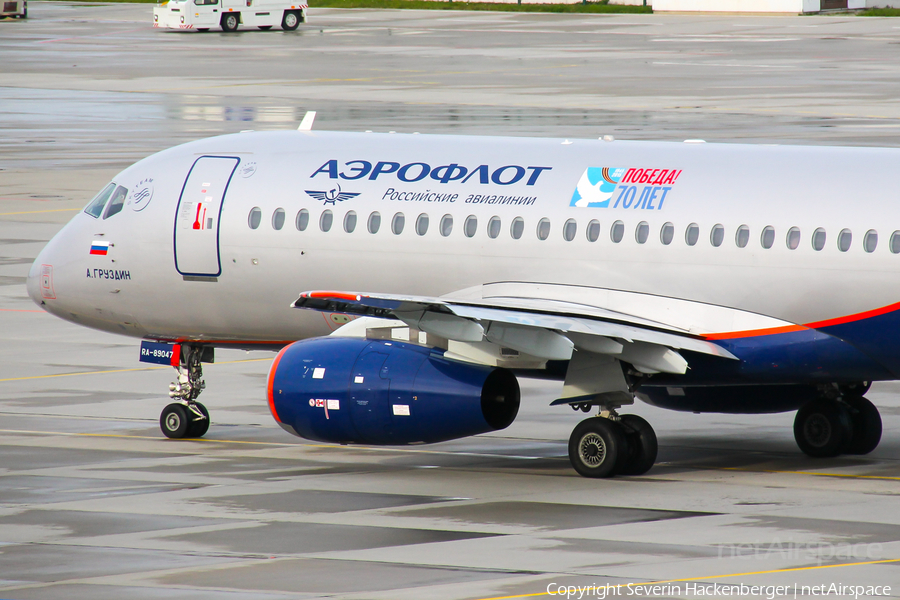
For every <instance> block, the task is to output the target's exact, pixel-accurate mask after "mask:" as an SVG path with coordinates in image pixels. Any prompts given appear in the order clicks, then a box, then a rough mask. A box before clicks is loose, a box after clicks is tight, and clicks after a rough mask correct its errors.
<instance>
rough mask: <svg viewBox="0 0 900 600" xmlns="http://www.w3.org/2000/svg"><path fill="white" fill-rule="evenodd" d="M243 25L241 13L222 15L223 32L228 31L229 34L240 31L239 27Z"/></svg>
mask: <svg viewBox="0 0 900 600" xmlns="http://www.w3.org/2000/svg"><path fill="white" fill-rule="evenodd" d="M240 24H241V15H240V13H225V14H224V15H222V21H221V25H222V31H226V32H228V33H233V32H235V31H237V30H238V27H239V26H240Z"/></svg>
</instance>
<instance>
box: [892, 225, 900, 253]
mask: <svg viewBox="0 0 900 600" xmlns="http://www.w3.org/2000/svg"><path fill="white" fill-rule="evenodd" d="M890 248H891V253H892V254H900V231H895V232H894V233H892V234H891V244H890Z"/></svg>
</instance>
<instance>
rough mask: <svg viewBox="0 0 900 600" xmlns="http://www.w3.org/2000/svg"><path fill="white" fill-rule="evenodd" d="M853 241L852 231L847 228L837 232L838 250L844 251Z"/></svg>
mask: <svg viewBox="0 0 900 600" xmlns="http://www.w3.org/2000/svg"><path fill="white" fill-rule="evenodd" d="M851 243H853V233H852V232H851V231H850V230H849V229H844V230H842V231H841V232H840V233H839V234H838V250H840V251H841V252H846V251H847V250H849V249H850V244H851Z"/></svg>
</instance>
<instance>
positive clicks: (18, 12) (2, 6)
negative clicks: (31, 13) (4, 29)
mask: <svg viewBox="0 0 900 600" xmlns="http://www.w3.org/2000/svg"><path fill="white" fill-rule="evenodd" d="M7 17H13V18H14V19H25V18H27V17H28V1H27V0H2V1H0V19H5V18H7Z"/></svg>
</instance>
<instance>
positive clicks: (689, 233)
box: [684, 223, 700, 246]
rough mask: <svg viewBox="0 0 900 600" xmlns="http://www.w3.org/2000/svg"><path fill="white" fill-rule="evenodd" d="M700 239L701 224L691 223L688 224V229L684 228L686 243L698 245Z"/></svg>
mask: <svg viewBox="0 0 900 600" xmlns="http://www.w3.org/2000/svg"><path fill="white" fill-rule="evenodd" d="M699 239H700V226H699V225H697V224H696V223H691V224H690V225H688V226H687V229H685V230H684V243H685V244H687V245H688V246H696V245H697V241H698V240H699Z"/></svg>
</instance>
